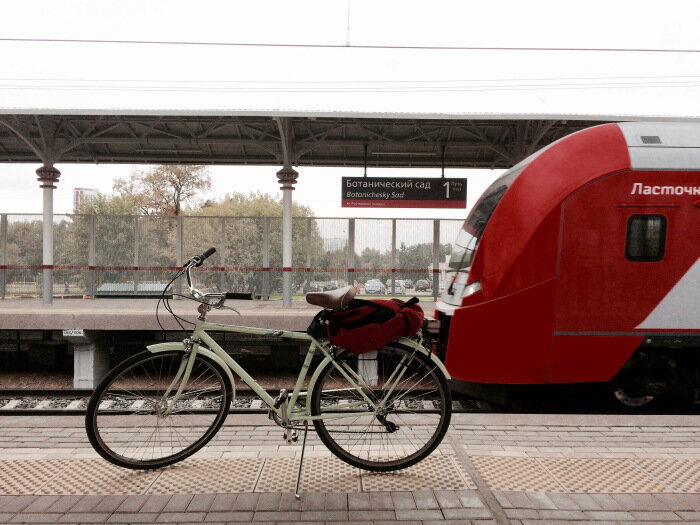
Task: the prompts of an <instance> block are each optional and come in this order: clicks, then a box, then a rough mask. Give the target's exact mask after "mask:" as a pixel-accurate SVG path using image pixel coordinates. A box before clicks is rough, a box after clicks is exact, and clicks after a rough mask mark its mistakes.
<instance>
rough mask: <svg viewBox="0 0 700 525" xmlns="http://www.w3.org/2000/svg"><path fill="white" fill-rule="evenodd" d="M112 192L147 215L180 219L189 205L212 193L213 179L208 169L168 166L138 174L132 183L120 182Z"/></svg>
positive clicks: (132, 176)
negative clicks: (196, 199) (210, 191)
mask: <svg viewBox="0 0 700 525" xmlns="http://www.w3.org/2000/svg"><path fill="white" fill-rule="evenodd" d="M112 189H113V190H114V191H115V192H117V193H118V195H120V196H121V197H122V198H125V199H130V200H132V201H133V202H134V203H136V205H137V206H138V208H139V209H140V210H141V213H142V214H144V215H180V214H181V213H182V209H183V206H184V205H185V204H188V203H192V202H193V201H194V199H195V198H196V197H197V195H198V194H199V193H200V192H203V191H206V190H209V189H211V177H210V176H209V172H208V169H207V167H206V166H182V165H176V164H164V165H162V166H156V167H155V168H151V169H149V170H148V171H139V170H135V171H134V172H132V174H131V176H130V177H129V180H124V179H117V180H116V181H115V182H114V185H113V188H112Z"/></svg>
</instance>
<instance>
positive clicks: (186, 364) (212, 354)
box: [147, 319, 449, 422]
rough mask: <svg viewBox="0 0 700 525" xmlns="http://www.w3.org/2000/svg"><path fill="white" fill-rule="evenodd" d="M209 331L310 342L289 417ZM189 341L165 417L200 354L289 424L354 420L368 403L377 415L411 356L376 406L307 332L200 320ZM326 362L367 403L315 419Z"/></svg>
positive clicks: (164, 346) (408, 342)
mask: <svg viewBox="0 0 700 525" xmlns="http://www.w3.org/2000/svg"><path fill="white" fill-rule="evenodd" d="M207 331H221V332H235V333H241V334H248V335H263V336H276V337H282V338H284V339H291V340H296V341H307V342H308V343H309V349H308V351H307V354H306V357H305V359H304V363H303V365H302V368H301V371H300V372H299V376H298V377H297V380H296V383H295V385H294V390H293V391H292V395H291V397H290V398H289V401H288V403H287V413H286V414H284V415H283V413H282V407H275V399H274V398H273V397H272V396H271V395H270V394H268V393H267V392H266V391H265V389H264V388H262V387H261V386H260V384H259V383H258V382H257V381H256V380H255V379H254V378H253V377H251V376H250V375H249V374H248V373H247V372H246V371H245V370H244V369H243V368H242V367H241V366H240V365H239V364H238V363H237V362H236V361H235V360H234V359H233V358H232V357H231V356H230V355H229V354H228V353H226V351H224V349H223V348H221V346H219V345H218V344H217V342H216V341H214V339H212V337H211V336H210V335H209V334H208V333H207ZM190 340H191V341H192V343H193V344H192V348H191V351H190V352H189V356H188V358H187V359H183V361H182V363H180V367H179V369H178V371H177V373H176V374H175V378H174V379H173V381H172V382H171V384H170V386H169V387H168V389H167V390H166V392H165V394H164V395H163V397H164V398H167V396H169V395H170V393H171V392H172V391H173V390H175V389H176V391H175V394H174V396H173V397H172V398H171V399H170V400H169V403H168V406H167V409H166V411H165V413H166V414H168V413H170V412H171V411H172V409H173V408H174V407H175V403H176V402H177V400H178V398H179V397H180V395H181V394H182V391H183V389H184V387H185V384H186V383H187V381H188V379H189V377H190V373H191V371H192V367H193V365H194V360H195V357H196V356H197V354H200V353H201V354H202V355H205V356H206V357H208V358H210V359H211V360H213V361H214V362H216V363H217V364H218V365H220V366H221V368H223V369H224V371H225V372H226V374H227V376H228V379H229V381H230V383H231V387H232V389H233V393H234V398H235V382H234V378H233V374H232V372H233V373H235V374H236V375H237V376H238V377H240V378H241V380H242V381H243V382H244V383H245V384H246V385H248V387H249V388H250V389H251V390H253V391H254V392H255V393H256V394H257V395H258V396H259V397H260V398H261V399H262V400H263V402H264V403H265V404H266V405H267V406H268V407H269V409H270V410H271V411H272V412H274V413H275V414H276V415H277V416H278V417H279V418H280V419H285V417H284V416H286V419H287V420H288V421H290V422H303V421H312V420H314V419H338V418H343V417H353V416H355V415H356V414H353V413H352V412H350V413H348V412H343V411H344V410H347V409H352V408H357V407H360V406H364V405H365V403H367V404H369V406H370V407H371V408H372V410H373V411H374V412H375V413H377V411H378V410H380V409H381V408H382V407H383V405H384V404H385V402H386V399H387V398H388V396H389V395H391V392H393V390H394V389H395V388H396V386H397V385H398V384H399V382H400V380H401V378H402V376H403V373H404V371H405V367H404V366H402V365H403V363H404V361H405V360H406V359H407V358H408V357H409V356H408V355H406V356H403V358H402V360H401V361H400V362H399V364H398V365H397V367H396V370H394V372H393V373H392V374H391V376H390V377H389V379H388V380H387V385H389V384H390V383H391V386H390V387H389V388H387V389H386V391H385V395H384V399H382V400H380V401H379V402H378V403H377V402H375V401H373V400H372V399H371V398H370V397H369V396H368V395H367V393H366V392H367V391H369V392H371V389H370V387H369V386H368V385H367V383H365V381H364V380H363V379H362V377H361V376H360V375H359V374H357V373H356V372H355V371H354V370H352V369H351V368H350V367H349V366H347V364H346V363H344V362H338V361H337V360H335V359H334V357H333V355H332V352H331V347H330V344H329V343H328V342H326V341H319V340H317V339H315V338H314V337H312V336H310V335H308V334H306V333H302V332H292V331H287V330H269V329H265V328H253V327H248V326H237V325H226V324H219V323H211V322H207V321H206V320H202V319H198V320H197V322H196V324H195V327H194V330H193V331H192V335H191V336H190ZM397 342H399V343H401V344H403V345H405V346H409V347H411V348H413V350H414V352H420V353H422V354H424V355H426V356H429V357H430V358H431V360H432V361H433V362H434V364H436V366H438V368H440V369H441V370H442V372H443V373H444V374H445V376H446V377H447V378H449V374H448V373H447V370H446V369H445V367H444V365H443V364H442V362H441V361H440V360H439V359H437V358H436V357H435V356H434V355H433V354H432V353H430V352H429V351H428V350H426V349H425V348H424V347H423V346H422V345H421V344H420V343H419V342H416V341H414V340H412V339H408V338H401V339H399V340H398V341H397ZM147 348H148V350H149V351H150V352H153V353H159V352H166V351H172V350H182V351H184V352H185V353H187V348H186V347H185V344H184V343H182V342H173V343H159V344H155V345H150V346H148V347H147ZM317 351H320V352H321V353H322V354H323V355H324V356H325V359H324V361H323V362H322V363H321V364H320V365H319V366H318V368H317V369H316V371H315V373H314V374H313V375H312V377H311V379H310V381H309V385H308V389H307V390H306V391H302V390H301V388H302V385H303V383H304V380H305V379H306V376H307V374H308V372H309V369H310V367H311V361H312V360H313V357H314V355H316V353H317ZM326 362H330V363H331V364H332V365H333V366H335V368H336V369H337V370H338V371H339V372H340V373H341V374H342V375H343V377H345V379H346V380H347V381H348V382H349V383H350V385H351V388H346V389H344V390H351V391H355V392H358V393H359V394H360V395H361V396H362V398H363V399H364V402H362V401H357V402H353V403H345V404H343V405H337V406H335V407H334V412H332V413H327V414H323V415H316V416H312V415H311V407H310V405H309V403H308V394H309V393H310V392H313V389H314V386H315V384H316V381H317V380H318V376H319V374H320V371H321V370H323V369H324V368H325V366H324V365H326ZM299 399H304V409H303V410H300V409H296V408H295V407H296V402H297V400H299Z"/></svg>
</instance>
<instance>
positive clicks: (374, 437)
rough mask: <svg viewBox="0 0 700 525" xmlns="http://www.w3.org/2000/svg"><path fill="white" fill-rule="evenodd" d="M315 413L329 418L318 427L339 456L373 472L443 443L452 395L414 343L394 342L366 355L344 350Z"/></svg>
mask: <svg viewBox="0 0 700 525" xmlns="http://www.w3.org/2000/svg"><path fill="white" fill-rule="evenodd" d="M348 378H350V380H352V381H350V380H349V379H348ZM353 383H354V384H353ZM356 385H357V386H356ZM358 386H359V388H358ZM311 414H312V415H314V416H321V418H319V419H314V421H313V422H314V427H315V428H316V432H317V433H318V435H319V437H320V438H321V441H323V443H324V444H325V445H326V446H327V447H328V448H329V449H330V451H331V452H332V453H333V454H335V455H336V456H337V457H339V458H340V459H342V460H343V461H345V462H347V463H349V464H350V465H353V466H355V467H359V468H362V469H365V470H371V471H391V470H399V469H402V468H406V467H409V466H411V465H413V464H415V463H417V462H418V461H420V460H421V459H423V458H425V457H426V456H428V455H429V454H430V453H431V452H432V451H433V450H434V449H435V448H436V447H437V446H438V445H439V444H440V441H442V438H443V437H444V435H445V432H446V431H447V428H448V426H449V424H450V417H451V414H452V397H451V395H450V391H449V389H448V388H447V379H446V378H445V374H443V372H442V370H440V368H439V367H438V366H437V365H436V364H435V363H434V362H432V361H431V360H430V359H429V358H428V357H427V356H425V355H424V354H422V353H420V352H418V351H416V350H414V349H412V348H409V347H406V346H400V345H398V344H394V345H391V346H387V347H385V348H383V349H381V350H377V351H372V352H370V353H368V354H365V355H363V356H357V355H355V354H353V353H351V352H349V351H347V350H344V351H342V352H341V353H339V354H338V355H337V356H336V358H335V359H334V361H329V362H328V363H327V365H325V368H324V369H323V370H321V372H320V374H319V377H318V380H317V382H316V385H315V386H314V390H313V392H312V393H311Z"/></svg>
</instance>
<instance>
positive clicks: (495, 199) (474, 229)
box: [449, 157, 534, 270]
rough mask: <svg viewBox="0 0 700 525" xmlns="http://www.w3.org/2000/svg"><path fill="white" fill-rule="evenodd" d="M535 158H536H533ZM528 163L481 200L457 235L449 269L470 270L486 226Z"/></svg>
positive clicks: (500, 180)
mask: <svg viewBox="0 0 700 525" xmlns="http://www.w3.org/2000/svg"><path fill="white" fill-rule="evenodd" d="M533 158H534V157H533ZM527 165H528V162H525V161H523V162H522V163H521V164H519V165H518V166H519V167H518V166H516V167H515V168H511V169H510V170H509V171H507V172H505V173H504V174H503V175H501V176H500V177H499V178H497V179H496V180H495V181H494V182H493V183H492V184H491V185H490V186H489V187H488V188H487V189H486V191H485V192H484V194H483V195H482V196H481V197H480V198H479V200H478V201H477V203H476V204H475V205H474V208H473V209H472V211H471V212H470V213H469V216H468V217H467V220H466V221H464V225H463V226H462V229H461V230H460V232H459V235H457V240H456V241H455V244H454V246H453V247H452V255H451V256H450V262H449V267H450V268H451V269H453V270H461V269H464V268H468V267H469V266H470V265H471V263H472V259H473V258H474V253H475V252H476V248H477V246H478V244H479V241H480V240H481V236H482V235H483V233H484V230H485V229H486V225H487V224H488V222H489V219H491V215H493V212H494V210H495V209H496V206H498V203H499V202H501V198H502V197H503V195H504V194H505V193H506V190H507V189H508V188H509V187H510V185H511V184H512V183H513V181H514V180H515V179H516V178H518V175H520V173H521V172H522V171H523V170H524V169H525V168H526V167H527Z"/></svg>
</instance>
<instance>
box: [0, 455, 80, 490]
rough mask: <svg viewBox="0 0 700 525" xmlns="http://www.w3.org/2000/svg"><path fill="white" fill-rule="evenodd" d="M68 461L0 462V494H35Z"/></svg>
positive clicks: (23, 460) (29, 460)
mask: <svg viewBox="0 0 700 525" xmlns="http://www.w3.org/2000/svg"><path fill="white" fill-rule="evenodd" d="M67 464H68V461H64V460H52V459H19V460H13V461H0V494H2V495H12V494H36V493H37V491H38V490H39V489H40V488H41V487H42V486H43V485H44V484H45V483H46V482H47V481H49V480H50V479H51V478H52V477H54V476H55V475H56V474H57V473H58V472H60V471H61V470H62V469H63V468H64V467H65V466H66V465H67Z"/></svg>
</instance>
